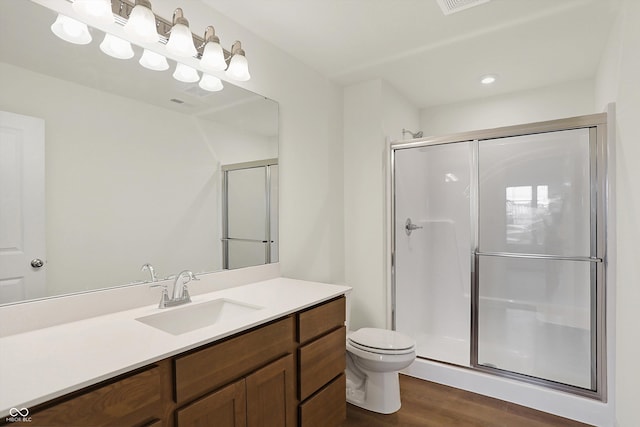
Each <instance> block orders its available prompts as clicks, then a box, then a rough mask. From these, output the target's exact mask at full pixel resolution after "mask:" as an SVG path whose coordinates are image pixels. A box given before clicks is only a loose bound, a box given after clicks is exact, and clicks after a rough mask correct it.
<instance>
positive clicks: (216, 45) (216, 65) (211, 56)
mask: <svg viewBox="0 0 640 427" xmlns="http://www.w3.org/2000/svg"><path fill="white" fill-rule="evenodd" d="M200 66H201V67H202V68H204V70H205V71H222V70H224V69H225V68H227V62H226V61H225V60H224V52H223V50H222V46H220V39H219V38H218V36H216V31H215V29H214V28H213V27H212V26H208V27H207V29H206V30H205V31H204V48H203V49H202V57H201V58H200Z"/></svg>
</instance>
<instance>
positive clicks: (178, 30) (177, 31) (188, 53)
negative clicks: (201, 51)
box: [167, 18, 198, 58]
mask: <svg viewBox="0 0 640 427" xmlns="http://www.w3.org/2000/svg"><path fill="white" fill-rule="evenodd" d="M182 19H184V18H182ZM184 21H186V19H184ZM167 51H168V52H170V53H172V54H174V55H176V56H181V57H184V58H190V57H192V56H196V55H197V54H198V51H197V50H196V47H195V46H194V45H193V36H192V35H191V31H189V27H188V26H187V25H184V24H180V23H178V24H175V25H174V26H173V27H172V28H171V33H170V34H169V41H168V42H167Z"/></svg>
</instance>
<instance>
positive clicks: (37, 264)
mask: <svg viewBox="0 0 640 427" xmlns="http://www.w3.org/2000/svg"><path fill="white" fill-rule="evenodd" d="M43 265H44V262H42V260H41V259H40V258H36V259H32V260H31V267H33V268H40V267H42V266H43Z"/></svg>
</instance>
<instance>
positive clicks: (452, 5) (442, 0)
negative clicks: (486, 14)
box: [438, 0, 490, 15]
mask: <svg viewBox="0 0 640 427" xmlns="http://www.w3.org/2000/svg"><path fill="white" fill-rule="evenodd" d="M489 1H490V0H438V5H439V6H440V9H442V13H444V14H445V15H451V14H452V13H456V12H460V11H462V10H465V9H469V8H470V7H474V6H480V5H481V4H483V3H488V2H489Z"/></svg>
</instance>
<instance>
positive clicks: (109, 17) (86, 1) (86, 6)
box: [73, 0, 114, 24]
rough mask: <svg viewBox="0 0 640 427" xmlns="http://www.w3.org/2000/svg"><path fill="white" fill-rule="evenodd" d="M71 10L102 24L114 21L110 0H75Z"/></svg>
mask: <svg viewBox="0 0 640 427" xmlns="http://www.w3.org/2000/svg"><path fill="white" fill-rule="evenodd" d="M73 10H75V11H76V12H78V13H79V14H80V15H83V16H85V17H87V18H89V19H93V20H96V21H99V22H101V23H103V24H112V23H113V22H114V19H113V12H112V11H111V1H109V0H75V1H74V2H73Z"/></svg>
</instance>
